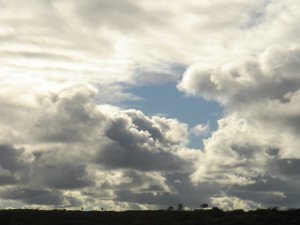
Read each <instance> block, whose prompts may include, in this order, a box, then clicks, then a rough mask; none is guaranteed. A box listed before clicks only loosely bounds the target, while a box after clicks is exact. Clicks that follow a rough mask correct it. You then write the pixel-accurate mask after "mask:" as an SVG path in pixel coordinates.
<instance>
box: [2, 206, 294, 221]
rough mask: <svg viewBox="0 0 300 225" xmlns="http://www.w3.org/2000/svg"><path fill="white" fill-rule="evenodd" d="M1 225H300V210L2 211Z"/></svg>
mask: <svg viewBox="0 0 300 225" xmlns="http://www.w3.org/2000/svg"><path fill="white" fill-rule="evenodd" d="M0 224H1V225H23V224H24V225H50V224H51V225H77V224H82V225H94V224H95V225H96V224H98V225H102V224H103V225H117V224H122V225H127V224H128V225H138V224H143V225H147V224H149V225H152V224H153V225H168V224H170V225H177V224H178V225H179V224H180V225H189V224H195V225H196V224H197V225H214V224H220V225H225V224H227V225H229V224H230V225H234V224H236V225H243V224H247V225H260V224H270V225H276V224H278V225H299V224H300V210H299V209H297V210H288V211H277V210H256V211H250V212H244V211H242V210H237V211H229V212H223V211H221V210H199V211H182V212H178V211H163V210H161V211H124V212H108V211H106V212H98V211H87V212H85V211H65V210H51V211H43V210H1V211H0Z"/></svg>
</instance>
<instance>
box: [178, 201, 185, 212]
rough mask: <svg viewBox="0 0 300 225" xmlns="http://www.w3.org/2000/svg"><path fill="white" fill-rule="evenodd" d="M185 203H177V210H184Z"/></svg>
mask: <svg viewBox="0 0 300 225" xmlns="http://www.w3.org/2000/svg"><path fill="white" fill-rule="evenodd" d="M183 208H184V207H183V205H182V204H181V203H179V204H178V205H177V210H178V211H183Z"/></svg>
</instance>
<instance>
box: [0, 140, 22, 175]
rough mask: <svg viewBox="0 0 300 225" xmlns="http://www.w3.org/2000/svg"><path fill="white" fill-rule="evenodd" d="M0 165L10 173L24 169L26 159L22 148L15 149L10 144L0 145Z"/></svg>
mask: <svg viewBox="0 0 300 225" xmlns="http://www.w3.org/2000/svg"><path fill="white" fill-rule="evenodd" d="M0 166H1V168H2V169H4V170H8V171H10V172H12V173H14V172H17V171H21V170H24V169H26V167H27V160H26V156H25V154H24V149H16V148H14V147H13V146H11V145H3V144H2V145H0Z"/></svg>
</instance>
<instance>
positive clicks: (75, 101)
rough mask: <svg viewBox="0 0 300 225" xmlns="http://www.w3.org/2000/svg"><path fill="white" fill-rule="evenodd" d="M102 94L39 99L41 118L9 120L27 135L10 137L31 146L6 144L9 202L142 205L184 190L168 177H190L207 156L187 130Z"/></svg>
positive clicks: (79, 90)
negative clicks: (102, 99)
mask: <svg viewBox="0 0 300 225" xmlns="http://www.w3.org/2000/svg"><path fill="white" fill-rule="evenodd" d="M95 95H96V91H95V89H94V88H93V87H91V86H90V85H88V86H86V85H75V86H68V87H67V88H65V87H64V88H62V89H60V90H57V91H56V92H54V91H52V92H49V93H42V94H41V93H39V94H37V95H36V96H34V97H33V98H32V99H33V100H32V104H30V106H29V107H30V108H31V111H30V112H34V117H33V116H32V113H24V114H23V117H18V115H19V114H18V113H17V114H15V115H14V114H12V115H10V116H9V117H8V118H7V120H6V121H3V122H2V124H1V125H2V126H3V127H7V128H9V127H10V126H9V125H10V122H11V121H14V120H15V119H18V122H17V123H15V126H14V132H20V134H19V135H16V136H17V137H19V138H18V139H17V138H15V137H11V136H10V134H6V137H7V140H15V141H16V144H18V145H20V146H24V147H23V148H17V147H14V146H13V144H14V143H13V142H12V143H11V144H10V145H1V146H0V154H1V155H2V157H1V160H0V166H1V176H0V177H1V179H0V181H1V186H2V187H3V188H0V189H1V191H2V192H1V195H2V197H3V199H7V200H8V201H17V202H19V204H29V205H33V206H34V205H45V206H47V205H48V206H50V205H55V206H57V207H64V206H65V207H67V206H68V207H76V206H78V205H79V204H84V205H85V206H87V207H90V208H93V207H94V206H95V205H93V203H94V204H96V203H95V202H94V201H93V200H92V198H91V196H98V197H99V199H98V200H97V201H98V202H99V204H104V205H107V204H108V203H107V201H116V202H119V203H120V204H121V205H122V204H123V203H126V202H129V203H130V205H132V204H133V205H134V204H140V206H142V205H143V204H154V202H151V201H152V200H151V196H152V195H157V194H158V195H162V196H167V195H172V193H173V192H174V193H175V192H176V188H175V189H174V187H173V184H171V183H170V181H169V179H170V178H168V177H167V176H166V174H170V173H171V174H172V173H174V172H176V171H177V172H179V171H186V172H187V171H190V170H191V169H192V168H194V167H193V166H194V164H193V161H196V158H197V157H198V156H199V152H198V151H196V150H192V149H188V148H187V147H185V144H186V143H187V141H188V127H187V125H186V124H184V123H181V122H179V121H178V120H176V119H171V118H165V117H159V116H151V117H149V116H146V115H145V114H144V113H142V112H141V111H138V110H134V109H122V108H119V107H116V106H112V105H101V104H97V99H96V98H95ZM24 124H25V127H24ZM24 128H26V129H30V132H24V131H23V129H24ZM10 129H12V128H11V127H10ZM21 131H23V132H21ZM3 139H5V136H4V137H3ZM186 179H189V178H186ZM7 185H10V186H9V187H6V186H7ZM16 185H18V186H16ZM99 189H100V191H99ZM129 190H130V192H132V193H134V194H138V193H140V194H141V195H143V193H148V194H147V195H146V196H148V195H149V196H148V197H147V198H148V200H147V201H146V199H145V202H143V201H135V202H134V201H132V200H130V199H128V198H127V197H126V196H127V195H124V193H129V192H128V191H129ZM122 193H123V194H122ZM182 194H184V193H181V194H180V195H182ZM180 195H179V196H180ZM177 198H178V196H177ZM175 199H176V198H175ZM173 200H174V199H173ZM43 201H44V204H43ZM101 201H104V203H103V202H102V203H101ZM105 202H106V203H105ZM156 203H157V204H159V205H164V204H165V203H166V202H159V201H156ZM156 203H155V204H156ZM110 204H111V203H110ZM174 204H176V203H174ZM110 207H113V206H112V205H110ZM128 207H129V206H128Z"/></svg>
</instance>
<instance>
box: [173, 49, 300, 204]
mask: <svg viewBox="0 0 300 225" xmlns="http://www.w3.org/2000/svg"><path fill="white" fill-rule="evenodd" d="M298 51H299V48H297V47H293V48H287V49H283V48H278V47H276V48H270V49H267V50H266V51H264V52H263V53H261V54H260V55H258V56H257V57H256V58H254V57H251V58H249V59H246V60H237V61H235V62H233V63H229V64H224V65H221V66H219V67H215V68H206V67H202V66H201V65H194V66H192V67H191V68H190V69H188V70H187V71H186V73H185V74H184V76H183V80H182V81H181V83H180V84H179V86H178V87H179V88H180V89H181V90H183V91H186V92H187V93H189V94H192V95H196V96H199V97H204V98H207V99H211V100H214V101H218V102H219V103H220V104H222V105H223V106H224V107H225V110H226V115H225V117H224V118H222V119H220V120H219V121H218V130H217V131H215V132H214V133H213V134H212V136H211V137H210V138H208V139H207V140H205V141H204V154H203V157H202V158H201V159H200V161H199V167H198V169H197V170H196V172H195V173H194V174H193V175H192V179H193V180H194V181H195V182H198V183H200V184H201V182H203V181H206V182H207V181H216V182H217V183H219V184H221V186H224V187H230V188H231V189H232V191H230V194H232V196H235V197H237V198H238V199H241V200H243V201H244V200H246V201H253V203H257V204H261V205H285V206H295V203H294V202H293V201H291V196H292V195H293V194H292V193H291V192H290V190H289V188H288V187H285V186H280V187H281V188H279V190H276V191H275V192H274V191H272V190H271V188H270V189H264V190H260V191H256V190H254V186H255V184H256V183H258V182H262V181H261V180H264V182H269V180H270V179H271V180H272V182H275V181H274V180H276V183H277V184H276V185H279V184H280V183H281V182H283V180H284V182H286V183H290V184H289V185H288V186H298V185H299V184H298V183H295V182H294V178H293V176H297V175H298V174H299V170H298V165H297V164H298V163H297V162H298V159H299V151H298V149H299V141H298V139H297V135H298V132H299V130H298V128H297V127H298V122H297V121H298V120H297V118H298V117H299V116H298V114H299V110H298V108H299V107H298V105H299V102H298V96H299V87H300V83H299V76H298V66H299V56H298ZM245 187H248V188H247V191H245V190H244V188H245ZM252 188H253V189H252ZM228 196H229V195H228ZM275 196H276V197H275ZM275 199H276V200H275ZM223 200H224V199H223ZM224 202H226V201H225V200H224ZM224 204H225V203H224ZM226 204H227V203H226ZM231 204H233V205H234V204H235V203H231ZM251 204H252V203H251ZM251 204H250V203H249V205H251Z"/></svg>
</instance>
